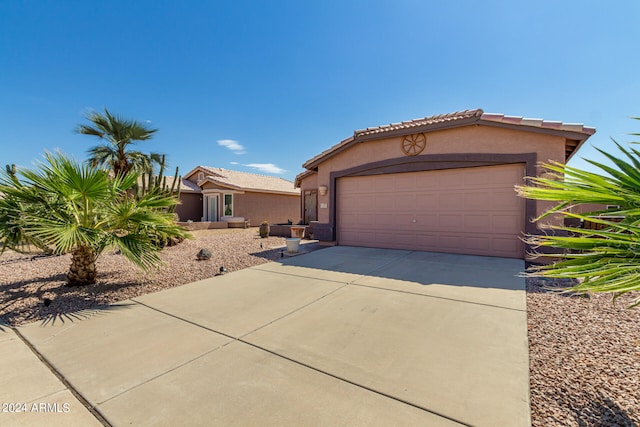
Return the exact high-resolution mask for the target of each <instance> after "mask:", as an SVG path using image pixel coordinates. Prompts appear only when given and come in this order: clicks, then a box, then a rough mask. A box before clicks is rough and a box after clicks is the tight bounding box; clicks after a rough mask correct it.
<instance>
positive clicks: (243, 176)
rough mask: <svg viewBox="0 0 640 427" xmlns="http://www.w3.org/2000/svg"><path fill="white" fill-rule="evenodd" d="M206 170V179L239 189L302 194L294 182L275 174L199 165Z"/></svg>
mask: <svg viewBox="0 0 640 427" xmlns="http://www.w3.org/2000/svg"><path fill="white" fill-rule="evenodd" d="M196 169H202V171H203V172H205V180H207V181H210V182H214V183H216V184H219V185H222V186H225V187H230V188H234V189H238V190H246V191H258V192H267V193H283V194H300V190H299V189H297V188H294V186H293V182H291V181H288V180H286V179H284V178H279V177H275V176H268V175H260V174H257V173H249V172H239V171H234V170H229V169H222V168H216V167H211V166H198V168H196Z"/></svg>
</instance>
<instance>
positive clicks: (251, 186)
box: [169, 166, 300, 226]
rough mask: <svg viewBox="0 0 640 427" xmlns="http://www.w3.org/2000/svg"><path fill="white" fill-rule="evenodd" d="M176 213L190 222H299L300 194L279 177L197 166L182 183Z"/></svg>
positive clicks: (256, 223)
mask: <svg viewBox="0 0 640 427" xmlns="http://www.w3.org/2000/svg"><path fill="white" fill-rule="evenodd" d="M169 185H170V184H169ZM176 213H177V214H178V217H179V218H180V221H193V222H209V223H223V222H234V223H239V222H244V221H249V223H248V225H250V226H258V225H260V223H262V222H263V221H268V222H269V223H277V222H286V221H287V220H292V221H294V222H298V221H299V219H300V218H299V214H300V190H299V189H297V188H294V185H293V182H291V181H288V180H286V179H283V178H279V177H273V176H267V175H260V174H255V173H247V172H239V171H234V170H228V169H222V168H216V167H209V166H197V167H195V168H193V169H192V170H191V171H189V172H188V173H186V174H185V175H184V177H183V178H182V180H181V183H180V204H179V205H178V206H177V207H176Z"/></svg>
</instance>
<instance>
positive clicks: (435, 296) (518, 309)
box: [350, 283, 527, 313]
mask: <svg viewBox="0 0 640 427" xmlns="http://www.w3.org/2000/svg"><path fill="white" fill-rule="evenodd" d="M350 284H351V285H353V286H360V287H362V288H370V289H378V290H380V291H389V292H398V293H401V294H409V295H416V296H419V297H427V298H435V299H441V300H447V301H453V302H461V303H464V304H474V305H481V306H484V307H492V308H499V309H502V310H510V311H519V312H521V313H526V312H527V310H526V309H524V310H523V309H521V308H513V307H504V306H501V305H495V304H487V303H483V302H475V301H467V300H462V299H457V298H448V297H441V296H438V295H428V294H421V293H419V292H410V291H403V290H402V289H389V288H382V287H379V286H373V285H364V284H362V283H350Z"/></svg>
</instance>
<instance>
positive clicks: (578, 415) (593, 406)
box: [571, 394, 638, 427]
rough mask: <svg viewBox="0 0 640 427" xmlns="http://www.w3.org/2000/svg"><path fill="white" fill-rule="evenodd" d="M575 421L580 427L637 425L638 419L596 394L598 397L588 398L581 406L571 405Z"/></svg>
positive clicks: (634, 426) (627, 426)
mask: <svg viewBox="0 0 640 427" xmlns="http://www.w3.org/2000/svg"><path fill="white" fill-rule="evenodd" d="M571 410H572V412H573V413H574V415H575V419H576V422H577V423H578V425H579V426H580V427H591V426H622V427H637V426H638V420H637V419H636V420H634V419H633V418H631V416H630V414H629V413H628V412H627V411H625V410H624V409H622V408H621V407H620V406H619V405H618V404H617V403H615V402H614V401H612V400H611V399H609V398H607V397H604V396H602V395H601V394H598V398H597V399H595V400H590V401H589V402H588V403H587V404H586V405H583V406H581V407H573V406H572V407H571Z"/></svg>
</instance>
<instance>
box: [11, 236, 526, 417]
mask: <svg viewBox="0 0 640 427" xmlns="http://www.w3.org/2000/svg"><path fill="white" fill-rule="evenodd" d="M523 268H524V265H523V261H521V260H513V259H503V258H489V257H476V256H462V255H449V254H439V253H429V252H411V251H400V250H385V249H368V248H352V247H333V248H328V249H323V250H319V251H315V252H312V253H309V254H306V255H302V256H298V257H292V258H289V259H285V260H283V262H277V263H275V262H274V263H269V264H263V265H260V266H256V267H253V268H249V269H245V270H242V271H238V272H234V273H230V274H227V275H225V276H219V277H213V278H210V279H207V280H203V281H200V282H196V283H191V284H189V285H185V286H181V287H178V288H174V289H171V290H167V291H163V292H158V293H155V294H149V295H145V296H142V297H139V298H135V299H133V300H129V301H124V302H122V303H119V304H115V305H113V306H108V307H104V308H103V309H96V310H91V311H87V312H81V313H78V314H76V315H75V316H74V317H67V318H64V319H63V318H58V319H55V321H51V322H47V323H46V324H44V323H34V324H29V325H25V326H22V327H19V328H17V332H18V334H17V335H15V336H14V332H13V331H12V330H10V329H9V328H4V329H2V328H0V332H1V334H0V349H2V348H4V347H3V344H6V347H7V348H9V347H8V346H9V344H7V343H10V345H11V346H13V347H15V348H20V351H19V353H20V355H21V357H19V356H16V362H15V363H14V364H13V365H12V367H14V368H15V367H17V366H22V368H21V369H17V370H16V369H14V370H15V371H16V372H14V375H13V376H11V375H10V380H9V381H7V383H6V384H5V386H6V387H5V388H4V390H3V391H2V392H1V393H2V394H0V397H2V398H3V399H5V400H6V399H8V398H9V397H11V396H13V397H12V399H22V400H23V401H25V402H35V401H38V400H37V399H40V400H39V401H42V402H45V403H48V402H54V401H55V402H60V403H61V404H62V403H65V402H66V403H68V405H67V407H70V410H68V411H67V412H64V411H56V412H55V413H54V412H53V411H50V412H52V413H49V414H45V416H46V419H47V421H48V424H49V425H54V424H56V423H58V424H60V425H72V424H73V422H76V423H77V425H87V422H86V420H87V418H86V417H89V419H90V420H91V421H94V420H95V421H96V423H97V420H98V419H100V417H103V419H102V422H106V423H110V424H112V425H116V426H123V425H154V426H155V425H168V426H173V425H221V426H228V425H238V426H247V425H260V426H263V425H277V426H283V425H291V426H294V425H295V426H301V425H314V426H315V425H327V426H336V425H344V426H358V425H362V426H371V425H380V426H390V425H402V426H406V425H416V426H417V425H420V426H424V425H428V426H440V425H442V426H450V425H451V426H453V425H474V426H496V425H509V426H528V425H530V415H529V361H528V349H527V322H526V306H525V292H524V279H522V278H519V277H517V274H518V273H519V272H521V271H522V270H523ZM20 337H22V339H24V340H25V341H26V343H25V342H22V339H21V338H20ZM27 343H28V344H27ZM28 346H32V348H33V349H34V350H35V351H36V352H37V353H38V354H39V355H40V357H42V359H43V360H44V362H45V363H46V364H49V365H50V366H51V367H52V370H53V372H54V373H56V374H57V375H58V378H55V377H54V375H53V373H51V371H49V370H48V369H45V368H46V366H45V364H44V363H42V362H40V361H37V358H36V356H35V355H34V353H33V352H31V351H28V350H29V348H28ZM16 354H18V353H16ZM36 365H37V366H38V368H35V367H34V368H33V369H40V370H41V371H39V373H38V375H35V376H34V375H32V373H31V374H30V373H29V371H30V369H29V367H31V366H36ZM3 370H4V372H3ZM6 371H7V367H6V366H5V367H4V368H2V367H0V378H6V377H5V376H4V375H7V372H6ZM38 377H40V381H43V382H47V384H48V382H52V384H56V381H57V386H51V387H50V388H47V389H46V390H48V391H47V392H45V391H44V390H43V389H42V387H44V385H42V386H41V387H40V388H39V389H38V388H37V387H35V384H38V381H39V380H38ZM45 378H46V381H45ZM26 381H31V383H30V384H31V385H29V387H30V390H31V391H27V390H24V389H25V388H26V387H27V385H26V383H25V382H26ZM43 384H44V383H43ZM30 393H31V394H30ZM47 393H49V394H47ZM72 393H73V394H72ZM82 403H83V404H82ZM85 406H89V407H92V408H91V411H92V412H90V411H89V410H87V409H85ZM27 412H28V413H23V414H16V413H13V414H6V413H1V412H0V424H3V418H4V419H5V420H10V421H11V422H20V423H23V424H24V425H39V424H41V423H42V419H43V418H42V417H43V414H42V413H39V414H34V413H32V411H31V412H30V411H27ZM94 416H97V418H94Z"/></svg>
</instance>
